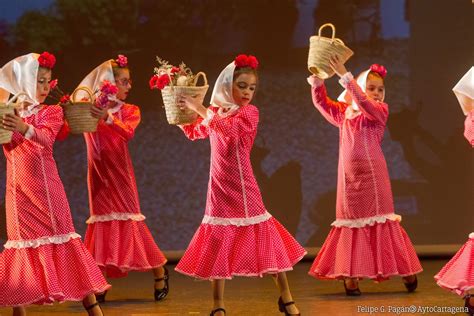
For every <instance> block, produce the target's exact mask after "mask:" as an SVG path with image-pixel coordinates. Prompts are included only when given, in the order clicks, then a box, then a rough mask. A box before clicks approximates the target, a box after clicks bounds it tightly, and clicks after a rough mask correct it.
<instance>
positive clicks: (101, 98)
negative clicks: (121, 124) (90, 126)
mask: <svg viewBox="0 0 474 316" xmlns="http://www.w3.org/2000/svg"><path fill="white" fill-rule="evenodd" d="M107 102H109V97H108V95H106V94H100V95H99V97H98V98H97V99H96V103H97V105H98V106H99V107H103V106H105V105H106V104H107Z"/></svg>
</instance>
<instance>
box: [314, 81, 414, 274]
mask: <svg viewBox="0 0 474 316" xmlns="http://www.w3.org/2000/svg"><path fill="white" fill-rule="evenodd" d="M345 88H346V89H347V91H348V93H349V94H350V96H351V97H352V100H354V101H355V102H356V103H357V105H358V106H359V108H360V112H359V113H357V112H354V110H353V109H352V107H349V106H348V104H346V103H342V102H335V101H333V100H331V99H329V98H328V97H327V95H326V88H325V86H324V84H321V85H316V86H315V87H313V88H312V97H313V103H314V105H315V107H316V109H317V110H318V111H319V112H320V113H321V114H322V115H323V116H324V118H326V119H327V120H328V121H329V122H330V123H331V124H333V125H335V126H337V127H338V128H339V164H338V181H337V201H336V222H335V223H342V225H337V227H333V228H332V229H331V231H330V233H329V236H328V237H327V239H326V241H325V243H324V245H323V247H322V249H321V251H320V253H319V254H318V256H317V257H316V259H315V261H314V263H313V266H312V267H311V269H310V272H309V273H310V275H313V276H315V277H318V278H340V277H348V276H353V277H367V278H372V279H378V280H382V279H385V278H386V277H388V276H390V275H408V274H414V273H418V272H420V271H422V269H421V265H420V262H419V260H418V258H417V256H416V253H415V251H414V248H413V246H412V244H411V242H410V240H409V238H408V236H407V235H406V233H405V231H404V230H403V229H402V228H401V226H400V224H399V222H398V221H399V220H400V217H399V216H396V215H395V214H394V209H393V199H392V190H391V186H390V178H389V175H388V170H387V165H386V163H385V158H384V156H383V152H382V148H381V142H382V139H383V134H384V130H385V125H386V121H387V118H388V105H387V104H385V103H383V102H377V101H374V100H372V99H369V98H368V97H367V95H366V94H365V93H364V92H362V90H361V89H360V87H359V86H358V85H357V83H356V81H355V80H351V81H350V82H349V83H347V85H346V87H345ZM380 219H383V220H380ZM364 222H366V223H367V225H365V226H363V225H360V223H364Z"/></svg>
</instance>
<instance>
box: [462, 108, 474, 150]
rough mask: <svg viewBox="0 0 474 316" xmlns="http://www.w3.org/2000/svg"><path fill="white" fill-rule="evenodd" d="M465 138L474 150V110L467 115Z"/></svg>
mask: <svg viewBox="0 0 474 316" xmlns="http://www.w3.org/2000/svg"><path fill="white" fill-rule="evenodd" d="M464 137H466V139H467V141H468V142H469V143H470V144H471V146H472V147H473V148H474V110H472V111H471V112H469V113H468V114H467V116H466V120H465V121H464Z"/></svg>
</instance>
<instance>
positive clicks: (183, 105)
mask: <svg viewBox="0 0 474 316" xmlns="http://www.w3.org/2000/svg"><path fill="white" fill-rule="evenodd" d="M177 98H178V106H179V108H180V109H181V110H184V109H190V110H193V111H194V112H196V113H199V112H200V111H201V110H202V108H204V105H202V104H200V103H199V102H197V100H196V99H195V98H193V97H192V96H189V95H179V96H177Z"/></svg>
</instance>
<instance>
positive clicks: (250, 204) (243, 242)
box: [176, 105, 306, 279]
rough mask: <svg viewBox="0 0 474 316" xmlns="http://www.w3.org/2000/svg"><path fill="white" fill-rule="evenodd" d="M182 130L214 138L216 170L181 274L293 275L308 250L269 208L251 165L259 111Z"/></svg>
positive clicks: (246, 109)
mask: <svg viewBox="0 0 474 316" xmlns="http://www.w3.org/2000/svg"><path fill="white" fill-rule="evenodd" d="M217 111H218V110H217V108H216V107H214V108H212V110H211V108H210V109H209V110H208V113H209V114H208V118H207V119H206V120H205V121H203V120H202V119H201V118H200V119H199V120H198V121H197V122H196V123H195V124H192V125H186V126H184V127H183V130H184V133H185V134H186V136H187V137H188V138H189V139H191V140H196V139H203V138H207V137H209V139H210V144H211V159H210V160H211V166H210V175H209V184H208V192H207V201H206V209H205V213H204V218H203V220H202V222H201V224H200V226H199V228H198V229H197V231H196V233H195V234H194V237H193V238H192V240H191V242H190V244H189V246H188V248H187V249H186V252H185V253H184V255H183V257H182V258H181V260H180V261H179V263H178V265H177V266H176V271H178V272H180V273H183V274H186V275H189V276H192V277H195V278H199V279H231V278H232V277H233V276H260V277H261V276H263V275H264V274H266V273H278V272H283V271H288V270H292V267H293V265H295V264H296V263H297V262H298V261H299V260H301V259H302V258H303V256H304V255H305V253H306V251H305V250H304V248H303V247H301V246H300V245H299V244H298V242H297V241H296V240H295V239H294V238H293V237H292V236H291V235H290V234H289V233H288V231H287V230H286V229H285V228H284V227H283V226H282V225H281V224H280V223H279V222H278V221H277V220H276V219H275V218H274V217H272V215H271V214H270V213H269V212H268V211H267V210H266V209H265V206H264V205H263V202H262V197H261V194H260V190H259V188H258V185H257V182H256V180H255V177H254V174H253V171H252V165H251V163H250V151H251V148H252V145H253V142H254V139H255V136H256V134H257V125H258V109H257V108H256V107H255V106H253V105H245V106H243V107H241V108H240V109H239V110H238V111H237V112H236V114H235V115H232V116H227V117H221V116H219V115H218V114H216V113H217Z"/></svg>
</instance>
